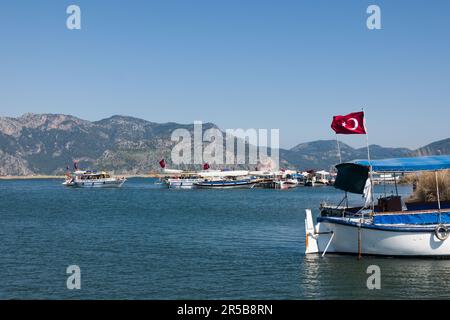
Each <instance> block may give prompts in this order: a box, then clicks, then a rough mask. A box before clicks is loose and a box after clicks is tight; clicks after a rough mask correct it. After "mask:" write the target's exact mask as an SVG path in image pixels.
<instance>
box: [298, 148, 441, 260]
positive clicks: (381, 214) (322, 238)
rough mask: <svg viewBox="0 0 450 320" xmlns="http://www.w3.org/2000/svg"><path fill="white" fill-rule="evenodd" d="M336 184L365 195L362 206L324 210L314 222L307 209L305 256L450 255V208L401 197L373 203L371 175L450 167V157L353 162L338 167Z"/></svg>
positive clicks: (438, 199) (439, 203)
mask: <svg viewBox="0 0 450 320" xmlns="http://www.w3.org/2000/svg"><path fill="white" fill-rule="evenodd" d="M336 168H337V170H338V174H337V177H336V181H335V184H334V186H335V187H336V188H338V189H341V190H343V191H345V192H346V193H347V192H350V193H356V194H363V195H364V196H365V199H366V201H365V204H364V205H363V206H360V207H353V208H351V207H349V206H348V205H345V204H344V205H343V203H344V200H345V199H346V197H344V199H343V201H341V203H340V204H339V205H337V206H329V205H327V206H322V208H321V211H320V214H319V215H318V217H317V218H316V223H315V224H314V220H313V215H312V211H311V210H310V209H307V210H306V218H305V231H306V254H318V253H320V254H322V255H325V253H327V252H328V253H342V254H357V255H358V256H361V255H384V256H421V257H423V256H432V257H436V256H445V257H450V238H449V229H448V228H449V226H450V205H448V203H447V205H446V203H441V201H440V197H439V184H438V183H436V188H437V190H436V195H437V201H435V202H431V203H420V204H417V203H413V204H412V205H409V204H408V203H406V204H405V203H404V202H403V201H402V199H401V197H400V196H399V195H397V194H396V195H391V196H388V197H386V196H385V197H381V198H379V199H378V203H377V204H376V205H375V201H374V199H373V190H372V189H373V187H372V186H373V184H372V183H371V172H372V171H376V172H379V173H391V174H397V173H407V172H422V171H434V172H435V174H436V181H438V175H437V172H438V171H440V170H448V169H450V156H449V155H445V156H429V157H416V158H396V159H385V160H372V161H368V160H355V161H352V162H349V163H342V164H339V165H337V166H336Z"/></svg>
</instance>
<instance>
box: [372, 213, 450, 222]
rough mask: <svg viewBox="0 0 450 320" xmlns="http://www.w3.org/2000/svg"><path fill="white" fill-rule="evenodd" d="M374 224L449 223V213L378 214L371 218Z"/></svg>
mask: <svg viewBox="0 0 450 320" xmlns="http://www.w3.org/2000/svg"><path fill="white" fill-rule="evenodd" d="M373 223H374V224H437V223H450V212H442V213H441V219H440V220H439V213H438V212H433V213H412V214H407V213H402V214H380V215H374V216H373Z"/></svg>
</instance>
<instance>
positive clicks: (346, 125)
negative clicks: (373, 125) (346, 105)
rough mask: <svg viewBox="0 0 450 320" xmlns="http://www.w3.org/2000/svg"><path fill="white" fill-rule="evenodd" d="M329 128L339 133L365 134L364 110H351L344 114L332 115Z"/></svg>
mask: <svg viewBox="0 0 450 320" xmlns="http://www.w3.org/2000/svg"><path fill="white" fill-rule="evenodd" d="M331 129H333V130H334V131H335V132H336V133H340V134H366V128H365V126H364V112H363V111H361V112H353V113H349V114H347V115H345V116H334V117H333V122H332V123H331Z"/></svg>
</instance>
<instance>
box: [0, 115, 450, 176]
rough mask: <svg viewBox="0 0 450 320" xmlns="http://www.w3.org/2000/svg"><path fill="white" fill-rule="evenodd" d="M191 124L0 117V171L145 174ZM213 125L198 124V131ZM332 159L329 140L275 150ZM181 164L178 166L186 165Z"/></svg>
mask: <svg viewBox="0 0 450 320" xmlns="http://www.w3.org/2000/svg"><path fill="white" fill-rule="evenodd" d="M178 128H184V129H187V130H188V131H189V132H191V134H192V133H193V129H194V126H193V124H178V123H173V122H169V123H155V122H150V121H146V120H142V119H138V118H133V117H127V116H117V115H116V116H112V117H110V118H107V119H103V120H100V121H94V122H91V121H87V120H82V119H79V118H77V117H74V116H70V115H63V114H31V113H28V114H24V115H23V116H21V117H18V118H11V117H0V175H2V176H5V175H18V176H24V175H54V174H62V173H63V172H65V170H66V166H67V165H71V164H72V162H73V161H74V160H76V161H78V162H79V167H80V168H97V169H108V170H110V171H113V172H114V173H116V174H145V173H148V172H150V171H152V170H157V169H158V168H159V164H158V160H160V159H161V158H165V159H166V160H168V163H169V164H170V153H171V150H172V147H173V146H174V145H175V142H173V141H171V134H172V132H173V131H174V130H175V129H178ZM210 128H217V129H218V127H217V126H216V125H214V124H213V123H206V124H203V130H207V129H210ZM340 148H341V154H342V159H343V161H347V160H352V159H356V158H366V155H367V151H366V148H352V147H351V146H349V145H347V144H345V143H340ZM370 150H371V156H372V158H373V159H376V158H391V157H408V156H416V155H434V154H450V138H447V139H444V140H441V141H437V142H433V143H431V144H429V145H427V146H424V147H422V148H419V149H417V150H411V149H407V148H385V147H381V146H378V145H371V146H370ZM337 162H338V156H337V148H336V141H335V140H320V141H313V142H308V143H301V144H299V145H297V146H295V147H293V148H291V149H289V150H287V149H280V166H281V167H283V168H295V169H329V168H330V167H332V166H333V165H334V164H336V163H337ZM186 168H187V167H183V168H182V169H186Z"/></svg>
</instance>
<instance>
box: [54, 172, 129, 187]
mask: <svg viewBox="0 0 450 320" xmlns="http://www.w3.org/2000/svg"><path fill="white" fill-rule="evenodd" d="M125 181H126V179H125V178H115V177H112V176H111V175H110V174H109V173H107V172H105V171H101V172H97V171H89V170H88V171H81V170H77V171H75V172H74V173H73V175H71V174H67V176H66V180H65V181H64V182H63V185H64V186H66V187H78V188H120V187H121V186H122V185H123V184H124V183H125Z"/></svg>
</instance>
